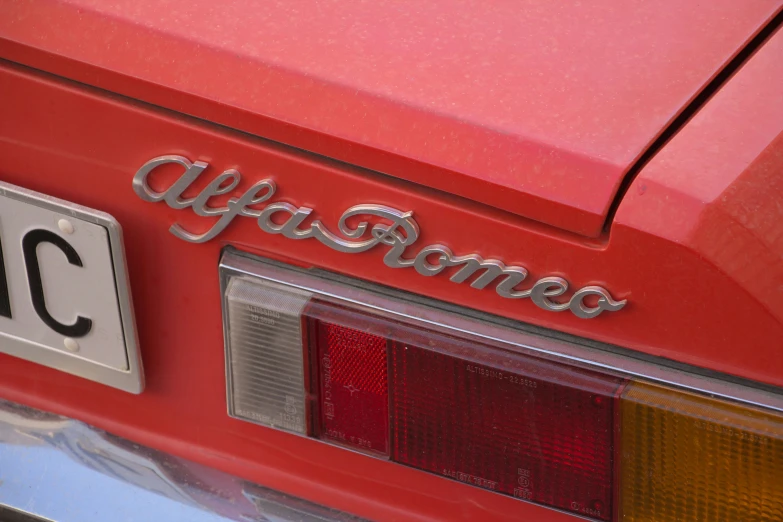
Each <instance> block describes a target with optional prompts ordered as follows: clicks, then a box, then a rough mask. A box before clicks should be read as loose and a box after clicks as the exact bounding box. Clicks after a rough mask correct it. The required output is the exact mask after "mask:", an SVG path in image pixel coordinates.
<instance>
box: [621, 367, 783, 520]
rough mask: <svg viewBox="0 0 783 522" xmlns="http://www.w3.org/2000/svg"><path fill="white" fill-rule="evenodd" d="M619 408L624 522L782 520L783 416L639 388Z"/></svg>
mask: <svg viewBox="0 0 783 522" xmlns="http://www.w3.org/2000/svg"><path fill="white" fill-rule="evenodd" d="M620 409H621V416H622V420H621V422H622V440H621V448H622V449H621V454H622V456H621V459H620V462H621V476H620V481H619V482H620V487H621V491H620V520H622V521H623V522H669V521H671V522H704V521H714V522H736V521H745V520H748V521H750V520H752V521H764V522H765V521H769V522H773V521H781V520H783V415H780V414H775V413H772V412H767V411H762V410H759V409H755V408H750V407H748V406H744V405H742V406H740V405H737V404H734V403H731V402H728V401H725V400H719V399H713V398H709V397H706V396H703V395H696V394H692V393H688V392H683V391H680V390H674V389H669V388H663V387H660V386H656V385H652V384H647V383H641V382H633V383H631V384H629V386H628V387H627V388H626V390H625V392H624V393H623V395H622V399H621V406H620Z"/></svg>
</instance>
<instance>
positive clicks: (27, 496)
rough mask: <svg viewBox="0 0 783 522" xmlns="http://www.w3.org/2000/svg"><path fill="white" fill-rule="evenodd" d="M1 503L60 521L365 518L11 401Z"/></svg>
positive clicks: (3, 409) (320, 521)
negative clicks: (253, 482)
mask: <svg viewBox="0 0 783 522" xmlns="http://www.w3.org/2000/svg"><path fill="white" fill-rule="evenodd" d="M0 507H8V508H10V509H12V510H14V511H16V512H21V513H22V514H30V515H33V516H36V517H40V518H42V519H44V520H52V521H54V522H93V521H95V522H104V521H107V520H138V521H144V522H146V521H153V520H154V521H158V520H159V521H161V522H175V521H183V522H228V521H237V522H240V521H241V522H247V521H255V520H258V521H261V520H274V521H276V522H287V521H290V522H294V521H296V522H330V521H333V522H361V520H362V519H359V518H357V517H354V516H352V515H348V514H346V513H343V512H340V511H336V510H332V509H329V508H326V507H323V506H320V505H317V504H313V503H311V502H307V501H305V500H302V499H299V498H296V497H292V496H290V495H286V494H284V493H280V492H277V491H273V490H271V489H268V488H265V487H262V486H259V485H256V484H252V483H250V482H247V481H244V480H242V479H240V478H238V477H233V476H231V475H228V474H226V473H222V472H220V471H217V470H214V469H211V468H208V467H206V466H202V465H200V464H196V463H194V462H190V461H187V460H185V459H180V458H178V457H175V456H172V455H167V454H165V453H162V452H159V451H156V450H153V449H150V448H147V447H144V446H140V445H138V444H135V443H133V442H130V441H128V440H125V439H122V438H120V437H116V436H114V435H111V434H109V433H106V432H104V431H101V430H99V429H96V428H93V427H91V426H88V425H86V424H83V423H81V422H78V421H75V420H71V419H68V418H66V417H61V416H59V415H55V414H51V413H46V412H43V411H40V410H37V409H34V408H30V407H27V406H24V405H20V404H17V403H13V402H10V401H5V400H0ZM2 515H3V511H2V510H0V517H1V516H2ZM20 517H22V518H21V520H26V518H25V517H24V516H23V515H20ZM36 520H37V519H36Z"/></svg>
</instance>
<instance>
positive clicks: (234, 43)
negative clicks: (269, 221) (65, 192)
mask: <svg viewBox="0 0 783 522" xmlns="http://www.w3.org/2000/svg"><path fill="white" fill-rule="evenodd" d="M779 8H780V2H779V0H759V1H755V2H744V1H738V0H714V1H712V2H710V5H709V8H705V6H704V5H703V4H701V3H699V2H682V1H678V0H667V1H665V2H656V3H654V4H650V3H649V2H644V1H635V2H622V3H621V4H618V3H617V2H614V1H612V0H605V1H601V2H579V1H567V2H554V3H553V2H544V3H540V2H537V1H530V2H525V3H524V4H520V3H519V2H504V1H501V2H492V3H486V2H465V3H456V4H455V3H454V2H435V3H433V2H427V3H426V4H421V3H419V2H406V3H402V4H400V3H398V2H392V3H382V2H381V3H378V2H372V3H365V2H331V3H326V4H324V3H318V4H311V3H310V2H306V1H303V2H288V1H286V2H265V3H264V4H263V6H260V5H258V3H257V2H253V1H252V0H243V1H235V2H231V4H230V5H221V6H217V5H216V4H214V2H201V1H196V2H192V1H186V2H173V3H172V2H167V3H160V2H157V1H154V0H142V1H139V0H126V1H119V2H110V3H106V2H101V1H98V0H68V1H66V2H58V1H51V0H50V1H29V0H28V1H9V2H4V3H3V5H2V6H0V36H2V38H3V42H2V45H3V46H4V51H3V53H2V54H3V56H5V57H6V58H9V59H12V60H15V61H19V62H21V63H26V64H28V65H31V66H33V67H37V68H41V69H44V70H47V71H49V72H53V73H56V74H60V75H62V76H65V77H69V78H72V79H74V80H77V81H81V82H84V83H88V84H91V85H95V86H98V87H102V88H105V89H108V90H111V91H113V92H118V93H121V94H124V95H128V96H130V97H133V98H136V99H140V100H144V101H147V102H150V103H153V104H156V105H160V106H162V107H166V108H169V109H173V110H177V111H180V112H185V113H188V114H191V115H194V116H197V117H199V118H204V119H206V120H209V121H213V122H216V123H220V124H223V125H227V126H229V127H232V128H235V129H239V130H242V131H246V132H249V133H251V134H255V135H259V136H264V137H265V138H268V139H272V140H275V141H278V142H281V143H286V144H288V145H292V146H295V147H298V148H302V149H305V150H309V151H311V152H315V153H318V154H323V155H325V156H328V157H331V158H335V159H338V160H341V161H346V162H348V163H351V164H354V165H358V166H361V167H365V168H368V169H371V170H376V171H378V172H382V173H384V174H388V175H391V176H395V177H398V178H401V179H405V180H408V181H412V182H415V183H418V184H421V185H425V186H429V187H432V188H436V189H439V190H442V191H445V192H449V193H452V194H455V195H457V196H461V197H463V198H468V199H472V200H475V201H478V202H481V203H485V204H489V205H492V206H494V207H497V208H500V209H503V210H506V211H509V212H512V213H514V214H518V215H520V216H524V217H527V218H530V219H532V220H536V221H539V222H542V223H547V224H551V225H554V226H556V227H559V228H562V229H565V230H570V231H573V232H576V233H579V234H583V235H588V236H598V235H599V234H600V232H601V231H602V229H603V227H604V224H605V220H606V217H607V213H608V211H609V208H610V206H611V204H612V201H613V199H614V196H615V195H616V193H617V191H618V188H619V186H620V184H621V183H622V181H623V179H624V177H625V175H626V174H627V173H628V171H629V169H631V167H632V166H633V165H634V163H635V162H636V160H637V159H639V157H640V156H641V155H642V154H643V153H644V152H645V150H647V148H648V147H649V146H650V145H651V144H652V143H653V141H654V140H655V138H656V137H658V136H659V134H660V133H661V132H662V131H663V130H664V129H665V128H666V126H667V124H668V123H669V122H671V121H672V120H673V118H675V116H677V115H678V114H679V113H680V112H681V111H682V110H683V109H684V108H685V107H686V106H687V104H688V103H689V102H690V101H691V100H692V99H693V98H694V97H695V96H696V95H697V94H698V93H699V92H700V91H701V90H702V89H703V88H704V87H705V86H706V85H707V84H708V82H709V81H710V80H711V79H712V78H713V77H714V76H715V75H716V74H717V73H718V72H719V71H720V70H721V69H722V68H723V67H724V66H725V65H726V63H727V62H728V61H729V60H730V59H731V58H732V57H733V56H734V55H735V54H736V53H737V52H738V51H739V50H740V49H742V48H743V47H744V45H745V44H746V43H747V41H748V40H749V39H750V38H752V37H753V36H754V35H755V34H756V33H757V32H758V31H759V30H760V29H761V28H762V27H763V26H764V25H765V24H766V23H767V22H768V21H769V20H770V18H771V17H772V16H774V14H775V13H776V12H777V11H778V10H779ZM640 100H644V101H643V102H640Z"/></svg>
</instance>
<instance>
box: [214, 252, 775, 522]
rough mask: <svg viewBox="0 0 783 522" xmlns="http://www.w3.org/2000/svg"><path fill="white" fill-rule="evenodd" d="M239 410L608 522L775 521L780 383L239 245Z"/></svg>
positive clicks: (235, 396) (235, 374) (230, 288)
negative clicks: (687, 365)
mask: <svg viewBox="0 0 783 522" xmlns="http://www.w3.org/2000/svg"><path fill="white" fill-rule="evenodd" d="M220 273H221V285H222V291H223V312H224V325H225V341H226V365H227V384H228V386H227V387H228V410H229V414H230V415H232V416H233V417H236V418H239V419H243V420H246V421H250V422H254V423H257V424H260V425H263V426H267V427H269V428H276V429H279V430H285V431H289V432H292V433H295V434H298V435H301V436H306V437H311V438H315V439H319V440H322V441H324V442H327V443H330V444H334V445H338V446H343V447H345V448H348V449H351V450H354V451H358V452H363V453H365V454H367V455H368V456H372V457H375V458H380V459H387V460H389V461H391V462H394V463H397V464H400V465H405V466H409V467H412V468H415V469H418V470H421V471H423V472H428V473H433V474H436V475H439V476H441V477H443V478H444V480H456V481H459V482H462V483H465V484H469V485H471V486H474V487H478V488H482V489H486V490H490V491H494V492H496V493H498V494H502V495H508V496H511V497H516V498H518V499H520V500H521V501H527V502H534V503H537V504H541V505H544V506H548V507H551V508H554V509H558V510H561V511H565V512H569V513H573V514H575V515H578V516H581V517H584V518H588V519H593V520H602V521H628V522H669V521H672V522H674V521H677V522H690V521H694V522H695V521H704V520H716V521H735V520H742V521H747V522H750V521H770V522H771V521H780V520H783V413H782V412H783V397H782V396H781V395H779V394H777V393H776V392H774V391H769V390H764V389H758V388H755V387H752V386H748V385H747V384H739V383H736V382H730V381H729V380H726V379H722V378H719V377H715V376H705V375H701V374H699V373H698V372H696V371H693V372H690V371H686V370H683V369H682V368H673V367H670V366H667V365H663V364H660V363H659V362H657V361H651V360H642V359H636V358H634V357H630V356H629V355H628V354H627V353H622V352H621V351H619V350H616V349H612V348H611V347H605V346H597V345H595V344H591V343H589V342H587V341H580V340H578V339H571V338H568V339H565V338H562V336H557V338H556V337H553V335H555V334H550V333H546V332H540V331H535V330H531V329H530V328H527V327H524V326H523V325H519V324H518V323H513V322H510V321H505V320H502V319H499V318H496V317H489V316H485V315H481V314H478V313H476V312H473V311H468V310H465V309H457V308H455V307H452V306H450V305H445V304H443V303H436V302H431V301H428V300H423V299H421V298H418V297H412V296H410V295H401V294H398V293H396V292H395V291H392V290H386V289H379V288H375V287H370V286H368V285H366V284H364V283H360V282H356V281H348V280H345V279H342V278H339V277H337V276H334V275H333V274H328V273H324V272H320V271H307V270H301V269H295V268H292V267H288V266H283V265H281V264H279V263H273V262H270V261H267V260H262V259H260V258H254V257H250V256H248V255H245V254H241V253H239V252H237V251H233V250H228V251H226V252H225V253H224V255H223V259H222V261H221V264H220Z"/></svg>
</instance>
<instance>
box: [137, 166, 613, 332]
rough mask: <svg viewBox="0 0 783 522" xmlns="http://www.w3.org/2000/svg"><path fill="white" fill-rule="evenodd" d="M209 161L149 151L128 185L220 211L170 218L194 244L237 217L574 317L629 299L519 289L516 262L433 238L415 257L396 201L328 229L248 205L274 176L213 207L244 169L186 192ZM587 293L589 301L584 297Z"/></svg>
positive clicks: (548, 284)
mask: <svg viewBox="0 0 783 522" xmlns="http://www.w3.org/2000/svg"><path fill="white" fill-rule="evenodd" d="M165 164H176V165H179V166H181V167H182V168H183V169H185V171H184V173H183V174H182V175H181V176H180V177H179V179H177V181H175V182H174V183H173V184H172V185H171V186H170V187H169V188H167V189H166V190H164V191H162V192H157V191H155V190H153V189H152V188H151V187H150V186H149V184H148V183H147V176H149V174H150V172H152V171H153V170H155V169H156V168H158V167H160V166H161V165H165ZM208 166H209V165H208V164H207V163H205V162H203V161H196V162H195V163H191V162H190V160H188V159H187V158H184V157H182V156H175V155H166V156H159V157H157V158H153V159H151V160H150V161H148V162H147V163H145V164H144V165H142V167H141V168H140V169H139V170H138V172H136V175H135V176H133V190H134V192H136V194H137V195H138V196H139V197H140V198H141V199H143V200H144V201H149V202H151V203H159V202H161V201H165V202H166V204H167V205H168V206H169V207H171V208H173V209H177V210H183V209H186V208H190V209H191V210H192V211H193V212H195V213H196V214H197V215H199V216H204V217H217V218H218V220H217V222H215V224H214V225H213V226H212V228H210V229H209V230H207V231H206V232H204V233H201V234H195V233H193V232H189V231H188V230H186V229H184V228H183V227H182V226H181V225H180V224H178V223H174V224H173V225H172V226H171V228H170V229H169V230H170V231H171V233H172V234H174V235H175V236H177V237H178V238H180V239H184V240H185V241H189V242H191V243H204V242H206V241H209V240H210V239H213V238H215V237H216V236H217V235H218V234H220V233H221V232H223V230H225V229H226V227H227V226H228V225H229V224H230V223H231V222H232V221H233V220H234V218H236V217H238V216H241V217H247V218H251V219H255V220H256V221H257V223H258V227H259V228H260V229H261V230H263V231H264V232H267V233H269V234H282V235H283V236H285V237H287V238H290V239H309V238H315V239H317V240H318V241H320V242H321V243H323V244H324V245H326V246H328V247H329V248H333V249H334V250H337V251H339V252H345V253H347V254H358V253H360V252H366V251H368V250H370V249H372V248H375V247H376V246H378V245H384V246H386V247H388V251H387V252H386V255H385V256H384V258H383V262H384V263H385V264H386V266H388V267H390V268H411V267H412V268H413V269H414V270H416V271H417V272H418V273H419V274H421V275H423V276H435V275H438V274H439V273H441V272H442V271H443V270H444V269H446V268H447V267H458V270H457V271H456V272H454V274H453V275H452V276H451V278H450V279H451V281H452V282H454V283H464V282H466V281H467V280H468V279H470V278H471V277H472V276H473V275H475V274H477V273H478V274H479V276H478V277H476V278H475V279H474V280H473V282H472V283H470V286H471V287H473V288H478V289H482V288H486V287H487V286H490V285H491V284H494V285H495V291H496V292H497V293H498V295H500V296H501V297H505V298H507V299H523V298H526V297H529V298H530V300H531V301H533V302H534V303H535V304H536V305H537V306H539V307H541V308H543V309H544V310H550V311H552V312H562V311H564V310H571V312H573V313H574V315H576V316H577V317H581V318H583V319H590V318H592V317H596V316H597V315H599V314H600V313H601V312H603V311H604V310H607V311H612V312H614V311H617V310H620V309H621V308H623V307H624V306H625V304H626V301H625V300H623V301H615V300H614V299H612V296H611V295H610V294H609V292H607V291H606V290H605V289H604V288H602V287H600V286H586V287H584V288H581V289H579V290H577V291H576V292H575V293H574V294H573V295H572V296H571V298H570V299H569V300H568V302H563V303H561V302H557V301H553V300H551V298H553V297H558V296H561V295H563V294H565V293H566V290H568V282H567V281H566V280H565V279H563V278H561V277H543V278H541V279H539V280H538V281H536V282H535V283H534V284H533V285H532V286H531V287H529V288H528V289H527V290H523V289H520V288H518V287H519V286H521V285H522V283H523V282H524V281H525V279H526V278H527V275H528V273H527V270H526V269H525V268H523V267H521V266H507V265H505V264H504V263H503V262H502V261H499V260H497V259H484V258H482V257H481V256H479V255H478V254H467V255H455V254H454V253H453V252H452V251H451V249H449V247H447V246H445V245H441V244H433V245H428V246H425V247H424V248H422V249H420V250H419V251H418V253H417V254H416V255H415V257H410V255H407V256H406V255H405V254H409V252H408V251H407V249H408V247H410V246H411V245H413V243H415V242H416V240H417V239H418V237H419V225H418V223H416V220H415V219H413V212H412V211H407V212H402V211H400V210H397V209H395V208H391V207H387V206H383V205H374V204H362V205H356V206H353V207H351V208H349V209H348V210H346V211H345V212H344V213H343V215H342V216H341V217H340V220H339V222H338V223H337V229H338V230H339V232H340V234H339V235H338V234H336V233H334V232H332V231H330V230H329V229H328V228H326V227H325V226H324V225H323V223H321V221H320V220H317V219H316V220H313V221H312V222H311V223H310V226H309V227H308V226H306V225H304V222H305V220H307V218H308V217H309V216H310V214H311V213H312V212H313V209H311V208H307V207H297V206H294V205H291V204H290V203H284V202H272V203H269V204H267V205H266V206H265V207H264V208H263V210H256V209H255V208H250V206H251V205H258V204H260V203H264V202H266V201H268V200H270V199H271V198H272V196H274V194H275V190H276V186H275V182H274V181H273V180H271V179H264V180H261V181H259V182H257V183H256V184H255V185H253V186H252V187H250V188H249V189H248V190H247V191H246V192H245V193H244V194H242V196H240V197H239V198H230V199H229V200H228V202H227V205H226V206H225V207H210V206H208V205H207V203H208V202H209V199H210V198H211V197H212V196H219V195H222V194H228V193H230V192H232V191H233V190H234V189H235V188H236V187H237V185H238V184H239V180H240V179H241V174H240V173H239V171H237V170H235V169H230V170H226V171H225V172H223V173H222V174H220V175H219V176H217V177H215V179H213V180H212V181H211V182H210V183H209V184H208V185H207V186H206V187H205V188H204V189H203V190H202V191H201V192H200V193H199V194H198V195H197V196H196V197H193V198H183V197H182V194H183V193H184V192H185V191H186V190H187V188H188V187H189V186H190V185H191V184H192V183H193V182H194V181H195V180H196V178H198V177H199V176H200V175H201V173H202V172H204V170H205V169H206V168H207V167H208ZM280 214H282V215H284V216H287V217H286V218H285V221H284V222H283V224H278V223H276V222H275V221H273V220H272V217H273V216H276V215H277V216H276V217H277V219H276V221H278V222H279V219H280V216H279V215H280ZM354 216H361V217H369V216H372V217H375V218H377V219H378V221H379V222H376V223H375V224H372V223H370V222H368V221H361V222H359V223H358V224H357V225H356V226H355V227H352V226H350V225H349V224H348V220H349V219H350V218H352V217H354ZM588 297H589V298H591V299H590V301H592V303H591V304H592V305H591V306H588V305H587V304H586V303H585V301H586V300H587V298H588Z"/></svg>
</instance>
